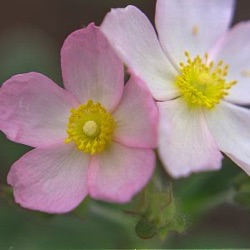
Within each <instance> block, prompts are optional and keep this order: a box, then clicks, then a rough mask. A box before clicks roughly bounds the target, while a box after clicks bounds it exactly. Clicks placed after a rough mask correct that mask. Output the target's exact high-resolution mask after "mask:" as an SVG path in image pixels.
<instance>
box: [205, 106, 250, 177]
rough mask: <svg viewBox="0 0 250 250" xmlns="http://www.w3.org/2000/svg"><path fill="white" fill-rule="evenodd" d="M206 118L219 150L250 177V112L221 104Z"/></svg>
mask: <svg viewBox="0 0 250 250" xmlns="http://www.w3.org/2000/svg"><path fill="white" fill-rule="evenodd" d="M206 118H207V123H208V127H209V129H210V131H211V134H212V135H213V136H214V138H215V140H216V142H217V144H218V147H219V149H220V150H221V151H222V152H224V153H225V154H226V155H227V156H228V157H229V158H231V159H232V160H233V161H234V162H235V163H236V164H238V165H239V166H240V167H241V168H242V169H243V170H244V171H245V172H246V173H247V174H248V175H250V110H249V109H246V108H242V107H238V106H236V105H233V104H230V103H226V102H221V103H220V104H219V105H218V106H217V107H216V109H214V110H212V111H211V112H207V113H206Z"/></svg>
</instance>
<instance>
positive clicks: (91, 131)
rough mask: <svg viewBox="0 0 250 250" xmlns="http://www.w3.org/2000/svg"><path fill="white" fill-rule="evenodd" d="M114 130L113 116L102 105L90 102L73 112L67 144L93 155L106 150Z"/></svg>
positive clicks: (70, 118) (69, 123) (68, 129)
mask: <svg viewBox="0 0 250 250" xmlns="http://www.w3.org/2000/svg"><path fill="white" fill-rule="evenodd" d="M114 129H115V121H114V119H113V117H112V115H111V114H110V113H108V112H107V111H106V109H105V108H104V107H103V106H102V105H101V104H100V103H94V102H93V101H92V100H89V101H88V102H87V103H86V104H84V105H80V106H79V107H78V108H77V109H72V110H71V116H70V117H69V122H68V128H67V134H68V138H67V139H66V140H65V143H70V142H74V143H75V144H76V146H77V148H78V149H79V150H81V151H83V152H84V153H89V154H91V155H93V154H95V153H99V152H102V151H103V150H105V148H106V147H107V145H108V144H109V143H110V142H111V140H112V136H113V132H114Z"/></svg>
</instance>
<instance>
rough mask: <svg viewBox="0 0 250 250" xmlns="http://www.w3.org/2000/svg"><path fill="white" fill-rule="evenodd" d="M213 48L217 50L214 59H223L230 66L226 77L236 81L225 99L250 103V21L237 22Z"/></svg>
mask: <svg viewBox="0 0 250 250" xmlns="http://www.w3.org/2000/svg"><path fill="white" fill-rule="evenodd" d="M214 50H215V51H216V52H217V53H216V55H215V57H216V58H215V59H217V60H218V61H219V60H223V61H224V62H225V63H226V64H228V65H229V66H230V67H229V71H228V77H227V79H228V80H230V81H232V80H236V81H237V84H236V85H234V86H233V87H232V88H231V89H230V90H229V95H228V96H227V97H226V100H228V101H231V102H234V103H239V104H250V95H249V93H250V53H249V52H250V22H242V23H239V24H237V25H236V26H235V27H234V28H232V29H231V30H230V31H229V32H228V33H227V34H226V35H225V36H224V37H223V39H221V41H219V43H218V44H217V46H216V47H215V48H214ZM213 53H214V52H213Z"/></svg>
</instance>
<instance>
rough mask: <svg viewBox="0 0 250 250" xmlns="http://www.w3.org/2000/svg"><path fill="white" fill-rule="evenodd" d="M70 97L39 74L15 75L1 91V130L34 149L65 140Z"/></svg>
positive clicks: (13, 139) (9, 136) (72, 101)
mask: <svg viewBox="0 0 250 250" xmlns="http://www.w3.org/2000/svg"><path fill="white" fill-rule="evenodd" d="M75 105H77V101H75V100H74V98H73V97H72V96H71V94H70V93H69V92H67V91H65V90H64V89H62V88H60V87H59V86H58V85H56V84H55V83H54V82H53V81H51V80H50V79H49V78H47V77H46V76H43V75H41V74H39V73H27V74H21V75H16V76H13V77H12V78H10V79H9V80H7V81H6V82H5V83H4V84H3V86H2V88H1V90H0V114H1V115H0V129H1V130H2V131H3V132H4V133H5V134H6V135H7V137H8V138H9V139H10V140H12V141H15V142H19V143H23V144H26V145H29V146H32V147H38V146H43V145H47V144H50V143H52V142H55V141H57V140H63V139H64V138H65V137H66V128H67V122H68V117H69V115H70V112H69V111H70V108H72V107H73V106H75Z"/></svg>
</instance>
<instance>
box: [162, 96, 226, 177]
mask: <svg viewBox="0 0 250 250" xmlns="http://www.w3.org/2000/svg"><path fill="white" fill-rule="evenodd" d="M158 107H159V111H160V128H159V153H160V158H161V160H162V162H163V164H164V165H165V167H166V169H167V171H168V173H169V174H170V175H171V176H173V177H174V178H178V177H183V176H188V175H189V174H191V173H192V172H201V171H207V170H216V169H219V168H220V167H221V159H222V155H221V153H220V152H219V149H218V147H217V145H216V144H215V142H214V140H213V138H212V136H211V134H210V132H209V131H208V128H207V125H206V122H205V120H204V117H203V113H202V111H201V110H198V109H190V108H188V107H187V106H186V104H185V103H184V101H183V100H182V99H181V98H178V99H175V100H173V101H168V102H162V103H158Z"/></svg>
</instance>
